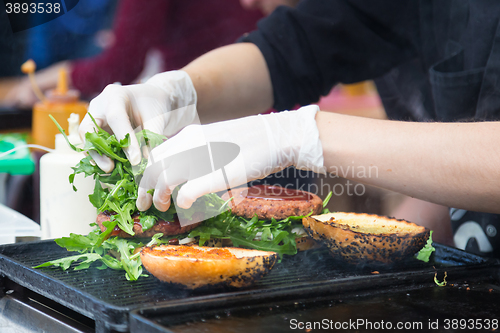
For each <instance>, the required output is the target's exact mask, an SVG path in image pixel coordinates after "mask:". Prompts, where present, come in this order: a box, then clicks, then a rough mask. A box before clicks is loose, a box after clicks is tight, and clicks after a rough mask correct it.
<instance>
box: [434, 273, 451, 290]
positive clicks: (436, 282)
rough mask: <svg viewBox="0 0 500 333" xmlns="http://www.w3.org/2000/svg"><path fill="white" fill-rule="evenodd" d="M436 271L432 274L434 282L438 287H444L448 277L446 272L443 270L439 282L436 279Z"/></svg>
mask: <svg viewBox="0 0 500 333" xmlns="http://www.w3.org/2000/svg"><path fill="white" fill-rule="evenodd" d="M437 274H438V273H437V272H436V273H435V274H434V283H435V284H437V285H438V287H444V286H446V284H447V282H446V278H447V277H448V273H446V272H444V277H443V282H439V280H438V279H437Z"/></svg>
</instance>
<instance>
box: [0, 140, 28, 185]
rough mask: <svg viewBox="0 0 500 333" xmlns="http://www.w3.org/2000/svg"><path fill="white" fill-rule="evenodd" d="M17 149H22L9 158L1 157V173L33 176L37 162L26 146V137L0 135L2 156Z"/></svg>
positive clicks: (12, 153) (8, 156)
mask: <svg viewBox="0 0 500 333" xmlns="http://www.w3.org/2000/svg"><path fill="white" fill-rule="evenodd" d="M23 146H24V147H23ZM17 147H20V148H19V149H18V150H16V151H13V152H11V153H10V154H8V155H7V156H3V157H0V173H10V174H11V175H31V174H32V173H33V172H34V171H35V162H34V161H33V158H32V157H31V154H30V151H29V149H28V147H27V146H26V135H23V134H19V133H13V134H0V155H1V154H2V153H5V152H7V151H9V150H11V149H13V148H17Z"/></svg>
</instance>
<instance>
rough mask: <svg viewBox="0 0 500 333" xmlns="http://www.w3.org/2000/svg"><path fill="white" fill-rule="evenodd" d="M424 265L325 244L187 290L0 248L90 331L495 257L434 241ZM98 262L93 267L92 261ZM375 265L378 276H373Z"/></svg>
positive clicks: (382, 284)
mask: <svg viewBox="0 0 500 333" xmlns="http://www.w3.org/2000/svg"><path fill="white" fill-rule="evenodd" d="M435 246H436V253H435V255H434V260H433V262H432V263H427V264H426V263H423V262H421V261H418V260H414V259H412V260H408V261H407V262H405V263H404V264H400V265H398V266H393V267H390V268H389V267H375V268H373V267H351V266H343V265H341V264H339V263H338V262H336V261H334V260H333V259H332V258H331V257H330V256H329V255H328V251H327V250H325V249H319V250H311V251H306V252H302V253H299V254H298V255H296V256H293V257H288V256H287V257H285V258H284V259H283V261H282V262H281V263H280V264H277V265H276V266H275V268H274V269H273V270H272V271H271V273H270V274H269V275H268V276H266V277H264V278H263V279H262V280H260V281H258V282H257V283H256V284H255V285H254V286H252V287H250V288H246V289H217V290H209V289H205V290H197V291H188V290H183V289H179V288H178V287H175V286H172V285H169V284H165V283H161V282H159V280H157V279H156V278H154V277H153V276H149V277H147V278H140V279H139V281H136V282H131V281H127V280H126V279H125V275H124V272H123V271H114V270H111V269H105V270H99V269H97V268H95V267H94V266H92V267H91V268H90V269H87V270H80V271H75V270H73V269H72V268H73V267H75V266H76V264H74V265H73V266H72V267H71V268H70V269H69V270H67V271H62V270H60V269H59V268H43V269H33V268H32V267H33V266H36V265H39V264H41V263H43V262H46V261H50V260H54V259H58V258H62V257H65V256H69V255H73V254H74V253H73V252H67V251H66V250H65V249H63V248H60V247H59V246H58V245H57V244H55V242H53V241H50V240H49V241H41V242H32V243H19V244H10V245H4V246H0V273H1V274H2V276H3V277H4V278H7V279H9V280H11V281H13V282H15V283H17V284H19V285H21V286H23V287H25V288H27V289H29V290H31V291H33V292H35V293H37V294H40V295H42V296H44V297H47V298H49V299H51V300H54V301H55V302H57V303H59V304H61V305H63V306H65V307H67V308H69V309H72V310H74V311H76V312H78V313H81V314H83V315H84V316H87V317H89V318H91V319H93V320H95V323H96V331H97V332H106V331H109V330H111V329H112V330H116V331H120V332H125V331H127V330H128V329H129V313H130V312H131V311H133V310H139V309H144V308H151V307H161V306H167V307H178V308H179V309H180V308H182V307H183V306H192V305H193V304H198V305H199V304H203V303H204V302H214V301H220V302H223V303H224V304H227V305H230V304H231V303H232V302H238V301H240V300H242V299H248V300H253V301H257V302H264V301H266V300H267V301H269V300H273V299H277V298H279V299H282V300H285V299H288V300H292V299H298V298H304V297H318V296H324V295H327V294H341V293H346V292H351V291H362V290H367V289H368V290H369V289H372V290H373V289H374V288H386V287H388V286H392V287H393V286H398V285H409V286H411V285H413V286H415V285H418V284H421V283H433V282H432V281H433V277H434V273H435V272H436V271H437V272H438V273H439V274H440V276H442V275H443V273H444V271H447V272H448V276H452V277H453V278H455V279H459V278H467V277H475V276H482V275H486V274H490V272H491V270H492V268H495V267H498V266H499V261H498V260H493V259H488V260H487V259H484V258H481V257H478V256H475V255H472V254H468V253H465V252H463V251H460V250H456V249H453V248H449V247H446V246H442V245H439V244H435ZM96 266H98V265H96ZM374 269H376V270H377V271H378V272H379V274H373V273H372V272H373V270H374Z"/></svg>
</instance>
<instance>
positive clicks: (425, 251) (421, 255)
mask: <svg viewBox="0 0 500 333" xmlns="http://www.w3.org/2000/svg"><path fill="white" fill-rule="evenodd" d="M432 232H433V231H432V230H431V232H430V235H429V239H428V240H427V243H426V244H425V246H424V247H423V248H422V249H421V250H420V251H419V252H418V253H417V259H418V260H422V261H424V262H429V259H430V257H431V254H432V252H434V251H436V249H435V248H434V246H432Z"/></svg>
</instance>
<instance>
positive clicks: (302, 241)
mask: <svg viewBox="0 0 500 333" xmlns="http://www.w3.org/2000/svg"><path fill="white" fill-rule="evenodd" d="M295 244H296V246H297V251H307V250H311V249H315V248H317V247H320V246H321V245H320V244H318V243H317V242H316V241H315V240H314V239H312V238H311V237H309V236H304V237H297V238H295Z"/></svg>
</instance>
